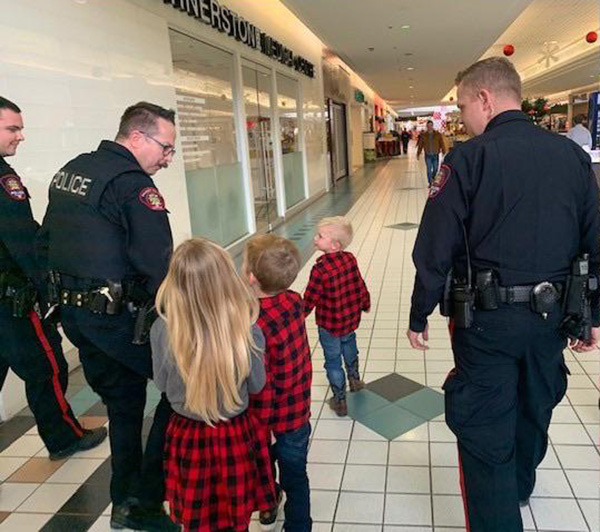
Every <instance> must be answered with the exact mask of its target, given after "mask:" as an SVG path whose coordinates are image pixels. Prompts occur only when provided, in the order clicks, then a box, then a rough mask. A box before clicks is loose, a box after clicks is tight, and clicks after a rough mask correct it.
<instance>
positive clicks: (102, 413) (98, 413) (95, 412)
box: [83, 401, 108, 417]
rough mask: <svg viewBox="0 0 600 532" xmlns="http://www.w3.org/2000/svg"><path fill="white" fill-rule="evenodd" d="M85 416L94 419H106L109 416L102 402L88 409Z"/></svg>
mask: <svg viewBox="0 0 600 532" xmlns="http://www.w3.org/2000/svg"><path fill="white" fill-rule="evenodd" d="M83 415H84V416H93V417H106V416H107V415H108V414H107V411H106V405H105V404H104V403H103V402H102V401H98V402H97V403H96V404H95V405H94V406H92V407H91V408H88V409H87V410H86V411H85V414H83Z"/></svg>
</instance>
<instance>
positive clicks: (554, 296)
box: [531, 282, 560, 319]
mask: <svg viewBox="0 0 600 532" xmlns="http://www.w3.org/2000/svg"><path fill="white" fill-rule="evenodd" d="M559 299H560V294H559V293H558V290H557V289H556V287H555V286H554V285H553V284H552V283H549V282H543V283H539V284H537V285H535V286H534V287H533V289H532V290H531V309H532V310H533V312H536V313H537V314H540V315H541V316H542V317H543V318H544V319H546V318H547V317H548V314H550V313H551V312H552V311H553V310H554V309H555V308H556V304H557V303H558V301H559Z"/></svg>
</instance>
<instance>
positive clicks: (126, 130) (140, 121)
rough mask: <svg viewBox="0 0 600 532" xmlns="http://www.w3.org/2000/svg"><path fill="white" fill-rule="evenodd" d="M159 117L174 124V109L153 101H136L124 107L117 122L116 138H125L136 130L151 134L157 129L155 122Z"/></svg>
mask: <svg viewBox="0 0 600 532" xmlns="http://www.w3.org/2000/svg"><path fill="white" fill-rule="evenodd" d="M159 118H163V119H164V120H167V121H168V122H171V124H173V125H175V111H173V110H172V109H165V108H164V107H161V106H160V105H155V104H153V103H148V102H138V103H136V104H135V105H132V106H130V107H128V108H127V109H125V112H124V113H123V116H122V117H121V123H120V124H119V132H118V133H117V139H123V138H127V137H129V135H130V134H131V132H132V131H136V130H137V131H143V132H144V133H147V134H148V135H153V134H154V133H156V130H157V129H158V128H157V126H156V122H157V121H158V119H159Z"/></svg>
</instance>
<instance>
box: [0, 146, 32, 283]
mask: <svg viewBox="0 0 600 532" xmlns="http://www.w3.org/2000/svg"><path fill="white" fill-rule="evenodd" d="M38 228H39V225H38V223H37V222H36V221H35V220H34V219H33V214H32V212H31V205H30V203H29V193H28V192H27V189H26V188H25V187H24V186H23V183H22V182H21V179H20V178H19V176H18V175H17V173H16V172H15V171H14V170H13V169H12V168H11V167H10V165H8V164H7V163H6V161H5V160H4V159H3V158H2V157H0V272H13V273H15V274H18V275H23V276H25V277H28V278H30V279H32V280H34V281H36V282H37V281H39V279H40V272H39V269H38V266H37V263H36V257H35V247H34V244H35V237H36V233H37V231H38Z"/></svg>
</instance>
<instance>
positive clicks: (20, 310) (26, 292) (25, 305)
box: [12, 283, 37, 318]
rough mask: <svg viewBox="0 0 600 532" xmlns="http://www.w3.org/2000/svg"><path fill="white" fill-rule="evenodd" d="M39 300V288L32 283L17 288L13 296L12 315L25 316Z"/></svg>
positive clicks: (16, 316)
mask: <svg viewBox="0 0 600 532" xmlns="http://www.w3.org/2000/svg"><path fill="white" fill-rule="evenodd" d="M36 301H37V290H36V289H35V287H34V286H33V285H32V284H31V283H27V284H26V285H24V286H22V287H20V288H18V289H16V290H15V291H14V294H13V296H12V315H13V317H15V318H25V317H26V316H28V315H29V313H30V312H31V311H32V310H33V308H34V306H35V303H36Z"/></svg>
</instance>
